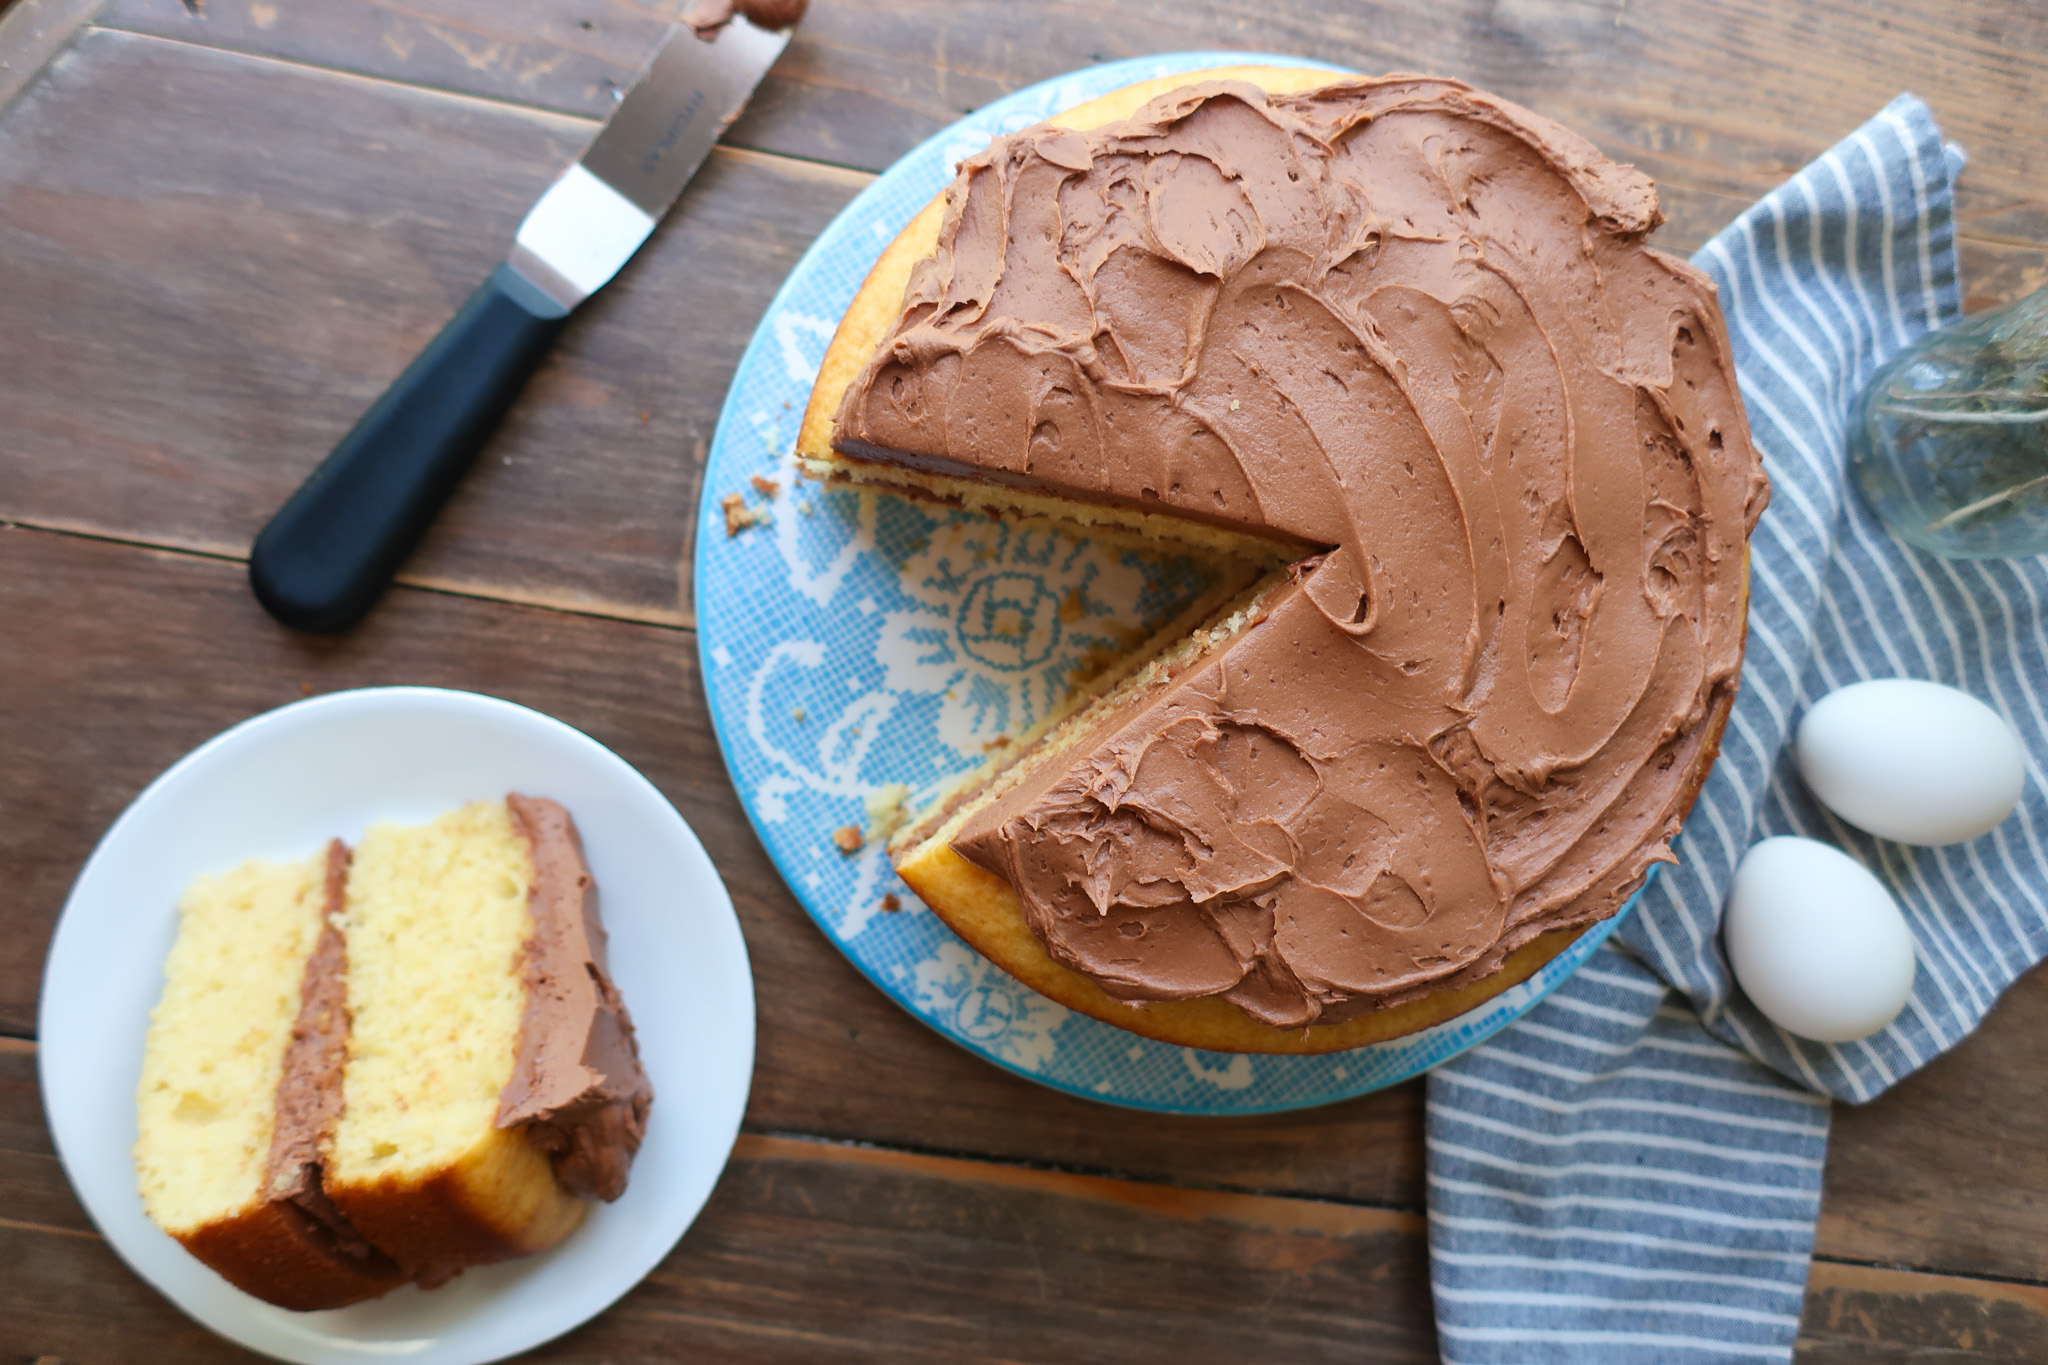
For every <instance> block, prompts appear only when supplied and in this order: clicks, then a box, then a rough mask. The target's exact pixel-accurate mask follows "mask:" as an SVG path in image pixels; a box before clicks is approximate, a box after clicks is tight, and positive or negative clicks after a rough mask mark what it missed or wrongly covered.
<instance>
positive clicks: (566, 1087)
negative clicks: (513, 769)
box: [497, 795, 654, 1200]
mask: <svg viewBox="0 0 2048 1365" xmlns="http://www.w3.org/2000/svg"><path fill="white" fill-rule="evenodd" d="M505 804H506V805H507V806H508V807H509V808H510V809H511V812H512V820H513V824H514V825H515V826H516V827H517V828H518V829H519V832H520V834H521V835H522V836H523V837H524V838H525V839H526V841H527V844H528V846H529V847H530V848H531V850H532V854H533V887H532V890H531V891H530V893H529V896H528V904H529V906H530V908H531V911H532V915H533V932H532V935H531V937H529V938H528V939H527V942H526V948H525V954H524V960H523V962H522V964H521V972H522V975H523V977H524V981H525V986H526V1013H525V1016H524V1017H523V1018H522V1019H521V1020H520V1025H519V1054H518V1058H517V1060H516V1061H515V1062H514V1064H513V1067H512V1079H511V1080H509V1081H507V1082H506V1083H505V1088H504V1089H503V1090H501V1091H500V1092H499V1093H498V1118H497V1123H498V1126H499V1127H500V1128H510V1127H513V1126H515V1125H522V1124H523V1125H524V1126H525V1129H526V1134H527V1137H528V1138H529V1140H531V1141H532V1142H533V1144H534V1145H535V1146H536V1147H537V1148H539V1149H540V1150H541V1151H543V1152H545V1153H546V1154H547V1155H548V1159H549V1161H550V1162H551V1163H552V1164H553V1166H554V1170H555V1178H556V1179H558V1180H560V1181H561V1182H562V1184H563V1185H565V1186H567V1187H568V1188H569V1189H571V1190H574V1191H575V1192H576V1193H578V1194H580V1195H583V1196H584V1197H586V1198H593V1199H605V1200H611V1199H617V1198H618V1197H619V1196H620V1195H621V1194H623V1193H624V1192H625V1189H626V1174H627V1171H628V1169H629V1168H630V1167H631V1165H632V1163H633V1154H634V1153H635V1152H637V1151H639V1150H640V1140H641V1138H642V1137H643V1136H644V1135H645V1134H646V1132H647V1107H648V1105H649V1104H651V1103H652V1102H653V1100H654V1091H653V1088H652V1087H651V1086H649V1085H648V1083H647V1074H646V1073H645V1072H644V1071H642V1070H641V1068H640V1050H639V1047H638V1045H637V1044H636V1043H635V1042H634V1039H633V1021H632V1019H631V1018H630V1017H628V1015H627V1014H626V1005H625V1002H624V1001H622V1000H621V999H620V998H619V992H618V989H617V987H615V986H613V985H612V980H611V975H610V973H609V971H608V970H607V968H606V965H605V935H604V925H603V923H602V922H601V921H600V920H599V918H598V912H597V883H596V881H595V880H593V879H592V877H591V875H590V868H589V866H588V865H587V864H586V863H585V862H584V860H583V841H582V840H581V838H579V837H578V835H577V833H576V823H575V821H573V820H571V819H570V818H569V812H568V811H566V810H564V809H562V807H561V806H560V805H559V804H557V803H556V802H553V801H549V800H546V799H545V798H542V797H534V796H517V795H514V796H507V797H506V798H505Z"/></svg>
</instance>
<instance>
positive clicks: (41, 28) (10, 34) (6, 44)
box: [0, 0, 106, 109]
mask: <svg viewBox="0 0 2048 1365" xmlns="http://www.w3.org/2000/svg"><path fill="white" fill-rule="evenodd" d="M105 3H106V0H20V3H18V4H17V3H12V0H0V109H4V108H6V107H7V106H8V105H9V104H11V103H13V102H14V97H15V96H16V95H19V94H20V93H21V91H22V87H23V86H25V85H27V84H28V83H29V82H30V81H31V80H33V79H35V75H36V73H37V72H38V71H41V70H42V69H43V65H44V64H45V63H46V62H48V61H49V60H50V58H51V57H53V56H55V55H56V54H57V53H58V51H60V50H61V49H62V48H63V47H64V45H65V44H66V43H68V42H70V41H71V39H72V38H73V36H75V35H76V34H77V32H78V30H79V29H81V28H83V27H84V26H85V25H86V24H87V23H88V22H90V21H91V19H92V17H93V15H94V14H96V13H98V12H99V10H100V8H101V7H102V6H103V5H104V4H105Z"/></svg>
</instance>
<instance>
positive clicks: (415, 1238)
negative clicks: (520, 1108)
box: [327, 1129, 586, 1288]
mask: <svg viewBox="0 0 2048 1365" xmlns="http://www.w3.org/2000/svg"><path fill="white" fill-rule="evenodd" d="M327 1192H328V1195H329V1197H330V1198H332V1199H333V1200H334V1203H335V1206H336V1207H337V1208H339V1209H340V1210H341V1211H342V1213H343V1215H344V1216H346V1217H347V1219H348V1220H349V1222H350V1223H352V1224H354V1225H355V1227H356V1228H357V1229H358V1230H359V1231H360V1232H361V1233H362V1234H363V1235H364V1236H365V1237H367V1238H369V1239H370V1241H371V1242H373V1243H375V1244H376V1246H377V1247H378V1249H379V1250H381V1251H383V1252H384V1253H385V1254H386V1255H388V1256H390V1257H391V1258H392V1259H393V1260H395V1261H397V1262H398V1264H399V1266H400V1267H401V1268H402V1269H403V1270H404V1271H405V1272H406V1273H407V1275H408V1276H409V1277H412V1278H415V1279H417V1280H419V1282H420V1283H421V1284H422V1285H423V1286H425V1287H427V1288H432V1287H433V1286H435V1285H437V1284H441V1283H443V1282H445V1281H446V1280H448V1279H449V1278H450V1277H451V1276H453V1275H454V1274H456V1273H457V1272H459V1271H461V1270H464V1269H466V1268H468V1267H470V1266H478V1265H489V1264H491V1263H493V1262H496V1261H509V1260H511V1259H513V1258H514V1257H518V1256H525V1255H527V1254H529V1253H531V1252H535V1251H541V1250H544V1249H546V1248H547V1247H550V1246H553V1245H554V1244H555V1243H556V1242H559V1241H561V1240H562V1238H564V1237H566V1236H568V1235H569V1233H570V1232H571V1231H573V1230H574V1229H575V1227H576V1225H577V1224H578V1223H580V1222H581V1221H582V1220H583V1213H584V1209H585V1207H586V1205H585V1204H584V1202H583V1201H582V1200H581V1199H578V1198H576V1197H575V1196H574V1195H572V1194H570V1193H569V1192H568V1191H567V1190H565V1189H563V1188H562V1186H561V1185H560V1183H558V1182H557V1181H556V1179H555V1174H554V1171H553V1170H552V1169H551V1168H550V1167H549V1165H548V1163H547V1160H546V1159H545V1158H544V1157H542V1156H541V1155H540V1154H539V1153H538V1152H536V1151H535V1150H534V1149H533V1147H532V1145H531V1144H529V1143H528V1142H527V1140H526V1138H525V1135H524V1134H522V1133H518V1132H510V1131H506V1130H503V1129H494V1130H492V1132H491V1133H490V1134H489V1136H487V1137H485V1138H483V1139H482V1140H481V1141H479V1142H478V1143H477V1144H476V1146H475V1147H473V1148H471V1149H470V1151H469V1152H468V1153H467V1154H465V1155H464V1156H463V1157H462V1158H461V1160H459V1161H458V1162H456V1163H455V1164H453V1165H451V1166H448V1167H444V1168H443V1169H441V1170H439V1171H436V1172H434V1173H433V1174H432V1175H430V1176H428V1177H426V1178H425V1179H422V1180H408V1179H401V1178H390V1177H387V1178H382V1179H377V1180H368V1181H361V1182H356V1183H353V1184H339V1183H337V1184H332V1185H330V1186H329V1187H328V1191H327Z"/></svg>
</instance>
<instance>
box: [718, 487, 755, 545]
mask: <svg viewBox="0 0 2048 1365" xmlns="http://www.w3.org/2000/svg"><path fill="white" fill-rule="evenodd" d="M718 505H719V506H720V507H721V508H723V509H725V533H726V534H727V535H728V536H736V535H738V534H739V533H740V532H742V531H744V530H746V529H747V528H748V527H749V526H758V525H760V523H761V521H762V517H761V514H760V513H759V512H756V511H755V510H754V509H753V508H751V507H749V506H747V500H746V498H744V497H742V496H741V495H740V494H738V493H727V494H726V495H725V496H724V497H722V498H720V499H719V500H718Z"/></svg>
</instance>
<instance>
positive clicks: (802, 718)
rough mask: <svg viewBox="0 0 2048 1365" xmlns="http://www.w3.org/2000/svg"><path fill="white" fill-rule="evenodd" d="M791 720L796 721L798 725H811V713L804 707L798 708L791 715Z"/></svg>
mask: <svg viewBox="0 0 2048 1365" xmlns="http://www.w3.org/2000/svg"><path fill="white" fill-rule="evenodd" d="M789 718H790V719H791V720H793V721H795V722H796V723H797V724H798V725H804V724H807V723H809V721H810V719H811V713H810V712H808V711H806V710H804V708H803V707H801V706H799V707H797V708H796V710H794V711H792V712H790V713H789Z"/></svg>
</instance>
